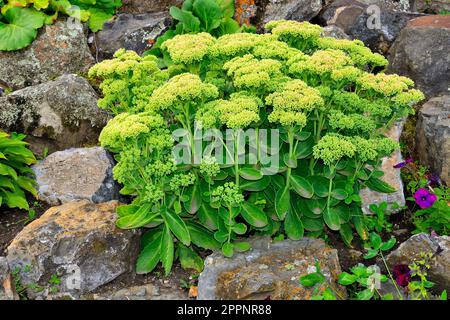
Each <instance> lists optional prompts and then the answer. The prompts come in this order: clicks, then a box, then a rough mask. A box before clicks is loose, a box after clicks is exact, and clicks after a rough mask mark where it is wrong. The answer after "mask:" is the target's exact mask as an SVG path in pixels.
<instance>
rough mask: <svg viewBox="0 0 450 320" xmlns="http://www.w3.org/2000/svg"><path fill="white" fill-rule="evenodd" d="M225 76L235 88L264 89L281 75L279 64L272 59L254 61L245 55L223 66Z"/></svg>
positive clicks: (251, 56) (248, 55)
mask: <svg viewBox="0 0 450 320" xmlns="http://www.w3.org/2000/svg"><path fill="white" fill-rule="evenodd" d="M223 68H224V70H226V71H227V75H228V76H229V77H231V78H232V79H233V84H234V85H235V86H236V87H237V88H248V89H255V90H257V89H264V88H265V87H266V86H268V84H269V83H270V82H271V81H272V80H273V79H274V78H275V77H277V76H279V75H280V74H281V72H280V69H281V63H280V62H279V61H277V60H273V59H261V60H258V59H256V58H255V57H254V56H253V55H251V54H247V55H245V56H243V57H236V58H234V59H232V60H230V61H228V62H226V63H225V64H224V66H223Z"/></svg>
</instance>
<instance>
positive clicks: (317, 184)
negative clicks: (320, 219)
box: [307, 176, 330, 198]
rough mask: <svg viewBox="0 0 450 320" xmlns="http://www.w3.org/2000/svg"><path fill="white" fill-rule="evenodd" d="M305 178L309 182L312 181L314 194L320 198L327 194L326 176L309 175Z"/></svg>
mask: <svg viewBox="0 0 450 320" xmlns="http://www.w3.org/2000/svg"><path fill="white" fill-rule="evenodd" d="M307 179H308V180H309V182H310V183H312V186H313V189H314V194H315V195H317V196H319V197H321V198H325V197H327V196H328V187H329V183H330V181H329V180H328V179H327V178H325V177H322V176H311V177H308V178H307Z"/></svg>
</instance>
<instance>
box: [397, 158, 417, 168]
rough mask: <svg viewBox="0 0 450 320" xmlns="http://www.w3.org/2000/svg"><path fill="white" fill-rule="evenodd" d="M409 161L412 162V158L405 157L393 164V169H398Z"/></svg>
mask: <svg viewBox="0 0 450 320" xmlns="http://www.w3.org/2000/svg"><path fill="white" fill-rule="evenodd" d="M410 162H413V159H412V158H409V159H406V160H405V161H402V162H399V163H397V164H396V165H394V168H395V169H400V168H404V167H406V165H407V164H408V163H410Z"/></svg>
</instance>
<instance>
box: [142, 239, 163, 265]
mask: <svg viewBox="0 0 450 320" xmlns="http://www.w3.org/2000/svg"><path fill="white" fill-rule="evenodd" d="M160 256H161V237H158V238H155V239H154V240H153V241H152V242H150V243H149V244H148V245H147V246H146V247H145V248H144V249H143V250H142V251H141V253H140V254H139V256H138V258H137V262H136V273H137V274H144V273H149V272H151V271H153V269H155V267H156V265H157V264H158V262H159V260H160Z"/></svg>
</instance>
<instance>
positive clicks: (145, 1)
mask: <svg viewBox="0 0 450 320" xmlns="http://www.w3.org/2000/svg"><path fill="white" fill-rule="evenodd" d="M122 3H123V5H122V7H120V9H119V12H126V13H144V12H161V11H168V10H169V8H170V7H171V6H180V5H181V4H182V3H183V0H122Z"/></svg>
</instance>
